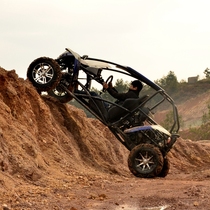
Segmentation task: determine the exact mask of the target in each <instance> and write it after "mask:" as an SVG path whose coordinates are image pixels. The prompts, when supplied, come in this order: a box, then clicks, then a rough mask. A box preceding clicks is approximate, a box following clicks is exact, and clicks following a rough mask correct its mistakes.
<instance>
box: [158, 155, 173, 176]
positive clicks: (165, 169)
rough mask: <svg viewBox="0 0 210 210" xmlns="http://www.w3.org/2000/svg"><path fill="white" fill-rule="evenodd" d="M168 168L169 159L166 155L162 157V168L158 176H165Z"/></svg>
mask: <svg viewBox="0 0 210 210" xmlns="http://www.w3.org/2000/svg"><path fill="white" fill-rule="evenodd" d="M169 170H170V161H169V159H168V157H167V156H166V157H165V158H164V159H163V168H162V170H161V172H160V173H159V174H158V176H159V177H166V176H167V175H168V172H169Z"/></svg>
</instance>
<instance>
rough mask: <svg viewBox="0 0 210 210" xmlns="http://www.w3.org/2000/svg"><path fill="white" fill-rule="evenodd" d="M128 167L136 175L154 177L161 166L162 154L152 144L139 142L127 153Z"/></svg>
mask: <svg viewBox="0 0 210 210" xmlns="http://www.w3.org/2000/svg"><path fill="white" fill-rule="evenodd" d="M128 167H129V169H130V171H131V172H132V173H133V174H134V175H135V176H137V177H141V178H152V177H156V176H158V174H159V173H160V172H161V170H162V168H163V155H162V153H161V151H160V150H159V148H158V147H155V146H154V145H152V144H139V145H137V146H135V147H134V148H133V149H132V150H131V152H130V154H129V157H128Z"/></svg>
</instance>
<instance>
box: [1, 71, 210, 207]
mask: <svg viewBox="0 0 210 210" xmlns="http://www.w3.org/2000/svg"><path fill="white" fill-rule="evenodd" d="M0 107H1V108H0V186H1V187H0V194H1V196H0V203H1V204H2V205H3V204H5V206H7V208H8V209H71V210H79V209H116V208H117V207H118V206H120V201H116V202H115V203H114V201H113V202H112V204H113V203H114V206H115V207H114V208H111V207H110V205H111V204H110V203H109V202H108V203H106V204H105V203H103V204H104V207H101V206H100V207H97V205H99V204H97V203H98V202H99V203H100V201H105V200H106V201H107V200H108V199H107V197H109V196H108V194H109V195H110V194H111V193H112V194H111V196H112V197H113V198H114V199H115V200H117V199H118V198H119V195H118V194H115V192H118V190H120V189H122V191H124V190H126V189H128V188H129V189H130V188H131V187H132V186H133V184H132V185H131V183H136V182H137V180H141V182H142V185H143V186H144V185H145V187H146V183H148V182H149V181H148V180H144V181H142V179H137V178H135V177H133V176H132V175H131V174H130V172H129V170H128V167H127V157H128V154H129V152H128V151H127V150H126V149H125V148H124V147H123V145H121V144H120V142H118V140H117V139H115V137H114V136H113V135H112V133H110V132H109V130H108V128H106V127H105V126H104V125H102V124H101V123H100V122H99V121H98V120H95V119H89V118H87V117H86V115H85V114H84V112H83V111H82V110H80V109H77V108H75V107H73V106H71V105H69V104H61V103H59V102H58V101H56V100H54V99H52V98H50V97H47V96H40V95H39V94H38V93H37V91H36V90H35V89H34V87H33V86H32V85H31V84H30V82H29V81H27V80H24V79H22V78H18V76H17V74H16V73H15V71H14V70H12V71H6V70H4V69H2V68H0ZM169 158H170V161H171V170H170V173H169V175H168V176H167V178H165V179H163V180H170V179H172V177H179V178H178V179H179V180H181V179H189V178H190V179H192V180H202V179H205V178H208V177H209V176H210V172H209V171H208V167H207V165H208V164H209V163H210V147H209V146H208V145H207V144H201V143H195V142H192V141H190V140H183V139H182V138H180V139H178V141H177V143H176V144H175V146H174V149H172V151H171V152H170V153H169ZM197 168H199V171H198V172H197V173H196V171H197V170H196V169H197ZM202 170H203V171H204V172H203V173H201V171H202ZM134 185H135V184H134ZM148 185H149V183H148ZM146 188H148V186H147V187H146ZM99 189H100V190H99ZM105 189H106V190H105ZM135 189H136V190H139V188H138V187H137V188H135ZM135 189H133V190H132V189H130V193H131V194H132V191H135ZM104 191H106V193H105V194H104V193H103V192H104ZM100 192H102V193H101V194H100ZM118 193H119V192H118ZM138 193H139V192H138ZM142 194H143V195H144V191H143V190H142ZM148 196H149V195H148ZM134 197H135V196H134ZM154 199H155V198H154ZM93 200H94V202H91V201H93ZM146 200H147V199H145V201H146ZM109 201H110V200H109ZM153 203H154V205H156V204H159V202H157V201H154V202H153ZM169 203H171V201H170V202H169ZM172 203H173V202H172ZM109 204H110V205H109ZM88 205H89V207H88ZM94 205H95V206H94ZM142 205H143V203H142ZM170 205H172V204H170ZM138 206H139V204H138ZM4 208H6V207H4ZM184 208H186V205H184ZM184 208H183V209H184ZM0 209H1V206H0ZM132 209H134V208H132ZM138 209H140V208H138ZM144 209H146V208H144ZM179 209H181V208H179Z"/></svg>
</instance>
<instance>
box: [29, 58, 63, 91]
mask: <svg viewBox="0 0 210 210" xmlns="http://www.w3.org/2000/svg"><path fill="white" fill-rule="evenodd" d="M61 75H62V73H61V70H60V66H59V64H58V63H57V62H56V61H55V60H54V59H52V58H47V57H41V58H37V59H36V60H34V61H33V62H32V63H31V64H30V65H29V67H28V71H27V78H28V79H29V81H30V82H31V83H32V84H33V86H34V87H35V88H36V89H37V90H38V91H49V90H52V89H54V88H55V87H56V86H57V85H58V83H59V82H60V79H61Z"/></svg>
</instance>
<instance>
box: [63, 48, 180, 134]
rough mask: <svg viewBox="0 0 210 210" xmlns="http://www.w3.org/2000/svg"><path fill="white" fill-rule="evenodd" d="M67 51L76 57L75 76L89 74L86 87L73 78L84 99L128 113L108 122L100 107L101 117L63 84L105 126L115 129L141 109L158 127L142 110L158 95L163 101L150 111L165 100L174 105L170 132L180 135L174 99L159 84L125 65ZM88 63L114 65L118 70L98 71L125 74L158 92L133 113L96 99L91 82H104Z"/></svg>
mask: <svg viewBox="0 0 210 210" xmlns="http://www.w3.org/2000/svg"><path fill="white" fill-rule="evenodd" d="M66 50H67V51H68V52H70V53H71V54H73V56H74V57H75V62H77V65H76V66H77V69H74V74H77V75H78V73H79V70H83V71H84V72H85V73H86V74H87V83H86V84H85V85H83V84H82V83H81V82H79V81H78V80H77V77H74V76H73V80H74V81H73V83H74V84H75V83H76V85H78V86H80V87H81V88H82V89H83V91H85V93H86V94H85V95H84V97H85V98H88V99H89V100H91V101H92V102H93V103H94V104H95V106H96V107H98V106H97V104H96V103H95V100H101V101H103V102H108V103H109V104H111V105H112V104H114V105H115V106H118V107H120V108H122V109H124V110H125V111H126V112H127V113H128V114H126V115H125V116H124V117H122V118H120V119H119V120H118V121H117V122H114V123H110V122H107V120H106V119H105V118H104V117H103V113H101V110H100V109H99V107H98V112H99V113H100V116H99V115H98V114H97V113H95V112H94V111H93V110H91V109H90V107H89V106H88V105H87V104H86V103H85V102H84V101H82V100H80V99H79V98H78V96H77V94H76V93H74V92H71V91H69V90H68V89H67V88H66V87H65V86H64V85H62V84H61V86H62V88H63V89H64V90H65V91H66V92H67V93H68V94H70V95H71V96H72V97H73V98H74V99H75V100H76V101H78V102H79V103H80V104H81V105H82V106H84V107H85V108H86V109H87V110H88V111H89V112H90V113H91V114H93V115H94V116H95V117H96V118H97V119H99V120H100V121H101V122H102V123H103V124H105V125H107V126H108V127H110V128H114V127H115V126H116V125H118V124H119V122H121V121H123V120H124V119H126V118H127V117H128V116H129V115H130V114H133V113H135V112H136V111H137V110H138V109H139V110H140V112H141V113H142V114H143V115H145V116H147V118H148V121H149V122H150V123H151V124H153V125H157V123H156V122H155V121H154V120H153V119H152V118H151V117H149V116H148V115H146V113H145V112H144V111H143V110H141V109H140V108H141V107H143V105H144V104H146V102H148V101H149V100H151V99H152V98H154V97H155V96H156V95H158V94H160V95H161V96H162V99H161V100H160V101H158V102H157V103H156V104H155V105H154V106H153V107H151V108H150V111H152V110H153V109H154V108H156V107H157V106H158V105H160V104H161V103H163V102H164V101H165V100H167V101H168V102H169V103H170V104H171V105H172V108H173V121H174V122H173V125H172V127H171V129H170V131H169V132H170V133H171V134H177V133H178V131H179V127H180V125H179V117H178V111H177V107H176V105H175V103H174V101H173V99H172V98H171V97H170V96H169V95H168V94H167V93H166V92H165V90H163V89H162V88H161V87H160V86H158V85H157V84H155V83H154V82H152V81H151V80H149V79H148V78H146V77H145V76H143V75H142V74H141V73H139V72H137V71H136V70H134V69H132V68H131V67H127V66H123V65H120V64H117V63H114V62H110V61H107V60H102V59H97V58H89V57H88V56H83V57H80V56H79V55H78V54H77V53H74V52H73V51H72V50H70V49H68V48H66ZM86 61H97V62H102V63H105V64H108V65H113V66H115V68H117V69H115V68H109V67H107V66H106V67H100V68H98V70H100V71H113V72H118V73H120V74H124V75H127V76H130V77H132V78H135V79H138V80H140V81H142V82H143V83H145V84H147V85H148V86H150V87H152V88H153V89H154V90H155V91H156V92H155V93H154V94H152V95H150V96H149V97H148V98H147V99H146V100H145V101H143V102H142V103H141V104H140V105H139V106H138V107H137V108H135V109H134V110H132V111H130V110H128V109H126V108H124V107H122V106H120V105H117V104H115V103H114V102H110V101H107V100H105V99H102V98H99V97H96V96H91V94H90V90H89V88H90V83H91V80H95V81H97V82H99V83H101V84H102V83H103V81H104V80H103V79H102V78H101V77H100V75H96V74H92V73H90V72H89V70H88V67H91V66H89V65H88V63H87V62H86ZM74 78H76V79H74ZM80 96H81V95H80Z"/></svg>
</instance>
